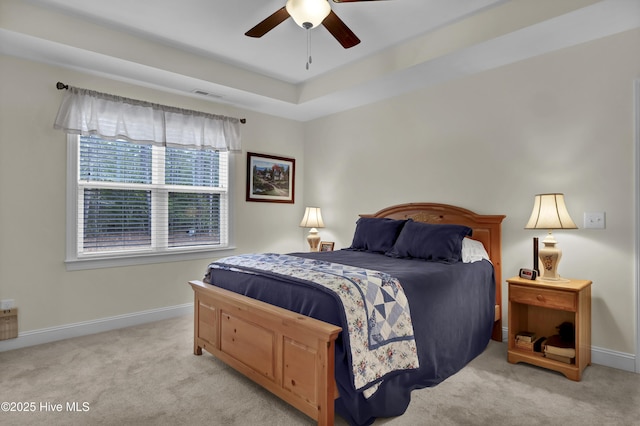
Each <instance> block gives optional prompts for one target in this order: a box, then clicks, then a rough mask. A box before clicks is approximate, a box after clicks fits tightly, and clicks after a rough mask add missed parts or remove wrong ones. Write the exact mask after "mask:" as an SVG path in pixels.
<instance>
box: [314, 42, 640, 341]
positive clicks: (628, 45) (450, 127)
mask: <svg viewBox="0 0 640 426" xmlns="http://www.w3.org/2000/svg"><path fill="white" fill-rule="evenodd" d="M639 45H640V31H638V30H634V31H632V32H627V33H623V34H620V35H616V36H613V37H609V38H606V39H603V40H599V41H595V42H591V43H588V44H584V45H580V46H577V47H574V48H570V49H565V50H561V51H558V52H555V53H550V54H546V55H544V56H541V57H538V58H535V59H530V60H526V61H523V62H520V63H516V64H513V65H509V66H505V67H502V68H499V69H496V70H492V71H487V72H484V73H482V74H479V75H475V76H472V77H468V78H465V79H462V80H457V81H453V82H450V83H447V84H444V85H441V86H439V87H434V88H430V89H425V90H421V91H416V92H414V93H411V94H407V95H404V96H400V97H397V98H394V99H391V100H388V101H384V102H380V103H377V104H373V105H369V106H365V107H362V108H358V109H355V110H351V111H347V112H344V113H340V114H336V115H334V116H330V117H326V118H323V119H319V120H316V121H314V122H312V123H308V125H307V126H306V128H305V131H306V136H305V160H306V168H305V182H306V186H305V199H306V201H307V202H309V203H312V204H316V205H319V206H321V207H322V209H323V216H324V219H325V224H326V225H327V228H326V229H325V230H323V232H322V234H323V239H329V240H331V239H334V240H335V241H336V242H337V245H338V246H341V247H342V246H347V245H349V243H350V242H351V236H352V235H353V230H354V227H355V225H354V223H355V220H356V219H357V214H358V213H373V212H375V211H377V210H379V209H380V208H382V207H385V206H388V205H391V204H395V203H404V202H412V201H432V202H442V203H450V204H456V205H459V206H462V207H466V208H468V209H471V210H474V211H476V212H478V213H484V214H506V215H507V218H506V220H505V221H504V228H503V229H504V234H503V250H504V252H503V271H504V272H503V273H504V275H505V278H506V277H508V276H511V275H515V274H516V273H517V271H518V269H519V268H521V267H531V265H532V260H531V259H532V255H531V252H532V249H531V239H532V238H533V237H534V236H539V237H543V236H544V232H535V231H531V230H524V229H523V227H524V225H525V223H526V221H527V219H528V218H529V215H530V214H531V209H532V207H533V196H534V194H536V193H542V192H564V193H565V197H566V201H567V204H568V208H569V210H570V212H571V214H572V217H573V219H574V220H575V221H576V223H577V224H578V225H579V227H580V228H582V224H583V213H584V212H591V211H605V212H606V215H607V216H606V221H607V228H606V229H605V230H590V229H579V230H576V231H558V232H555V235H556V238H557V239H558V241H559V245H560V247H561V248H562V249H563V250H564V257H563V259H562V262H561V264H560V273H561V274H562V275H564V276H567V277H575V278H587V279H591V280H593V282H594V286H593V321H592V327H593V344H594V346H598V347H601V348H608V349H610V350H613V351H620V352H624V353H635V347H636V346H635V336H636V333H635V326H634V323H635V318H636V317H635V308H634V307H635V284H634V262H635V260H634V189H635V187H634V160H633V156H634V123H633V81H634V79H635V78H639V77H640V56H638V55H637V52H638V46H639ZM503 288H504V287H503ZM504 289H505V291H504V293H503V294H504V295H505V296H504V297H505V306H506V288H504ZM505 314H506V308H505ZM505 326H506V325H505Z"/></svg>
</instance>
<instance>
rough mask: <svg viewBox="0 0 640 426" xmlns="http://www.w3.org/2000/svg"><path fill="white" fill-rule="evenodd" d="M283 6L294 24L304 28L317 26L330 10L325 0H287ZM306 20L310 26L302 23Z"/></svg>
mask: <svg viewBox="0 0 640 426" xmlns="http://www.w3.org/2000/svg"><path fill="white" fill-rule="evenodd" d="M285 7H286V9H287V12H289V15H291V17H292V18H293V20H294V21H295V22H296V24H298V25H300V26H301V27H302V28H305V29H308V28H315V27H317V26H318V25H320V24H321V23H322V21H324V18H326V17H327V16H328V15H329V13H330V12H331V6H329V2H328V1H327V0H287V4H286V6H285ZM307 22H308V23H309V24H311V26H310V27H309V26H308V25H304V24H305V23H307Z"/></svg>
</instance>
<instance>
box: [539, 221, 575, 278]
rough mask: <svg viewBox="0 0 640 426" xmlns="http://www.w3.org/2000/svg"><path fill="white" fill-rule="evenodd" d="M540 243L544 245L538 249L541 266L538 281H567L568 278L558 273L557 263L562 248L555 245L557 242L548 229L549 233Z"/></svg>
mask: <svg viewBox="0 0 640 426" xmlns="http://www.w3.org/2000/svg"><path fill="white" fill-rule="evenodd" d="M542 243H543V244H544V247H542V248H540V250H539V251H538V258H539V260H540V266H542V268H541V274H540V278H539V279H540V281H548V282H568V281H569V280H568V279H565V278H561V277H560V274H558V264H559V263H560V259H561V258H562V250H560V248H558V247H556V244H558V242H557V241H556V239H555V238H554V237H553V234H552V233H551V231H549V234H548V235H547V236H546V237H545V239H544V240H542Z"/></svg>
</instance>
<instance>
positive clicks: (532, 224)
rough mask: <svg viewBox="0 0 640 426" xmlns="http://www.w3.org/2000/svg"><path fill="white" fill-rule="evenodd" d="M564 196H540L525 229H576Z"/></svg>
mask: <svg viewBox="0 0 640 426" xmlns="http://www.w3.org/2000/svg"><path fill="white" fill-rule="evenodd" d="M576 228H577V226H576V224H575V223H574V222H573V220H572V219H571V216H570V215H569V212H568V211H567V206H566V205H565V203H564V194H557V193H556V194H538V195H536V196H535V199H534V202H533V211H532V212H531V217H530V218H529V222H527V224H526V226H525V229H576Z"/></svg>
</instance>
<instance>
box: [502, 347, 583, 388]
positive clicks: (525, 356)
mask: <svg viewBox="0 0 640 426" xmlns="http://www.w3.org/2000/svg"><path fill="white" fill-rule="evenodd" d="M507 361H509V362H510V363H512V364H517V363H519V362H525V363H527V364H532V365H536V366H538V367H543V368H547V369H549V370H553V371H557V372H559V373H562V374H564V375H565V376H566V377H567V378H568V379H571V380H575V381H580V379H581V376H582V371H580V368H579V367H578V366H577V365H575V364H566V363H564V362H560V361H555V360H553V359H549V358H545V357H544V355H543V354H542V353H540V352H529V351H523V350H519V349H509V351H508V353H507Z"/></svg>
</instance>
